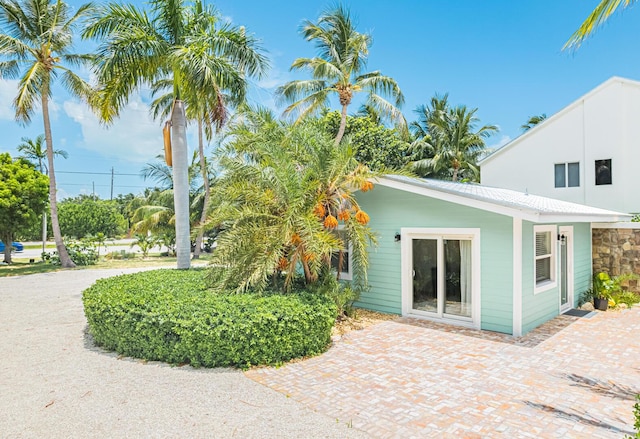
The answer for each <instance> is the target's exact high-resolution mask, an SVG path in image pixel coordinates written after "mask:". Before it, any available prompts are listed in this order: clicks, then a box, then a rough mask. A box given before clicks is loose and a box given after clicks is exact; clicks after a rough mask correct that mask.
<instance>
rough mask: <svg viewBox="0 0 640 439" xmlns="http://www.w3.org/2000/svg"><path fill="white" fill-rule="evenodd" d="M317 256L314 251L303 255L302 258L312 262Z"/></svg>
mask: <svg viewBox="0 0 640 439" xmlns="http://www.w3.org/2000/svg"><path fill="white" fill-rule="evenodd" d="M315 258H316V257H315V255H314V254H313V253H305V254H303V255H302V260H303V261H305V262H312V261H313V260H314V259H315Z"/></svg>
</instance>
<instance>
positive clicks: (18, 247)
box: [0, 241, 24, 253]
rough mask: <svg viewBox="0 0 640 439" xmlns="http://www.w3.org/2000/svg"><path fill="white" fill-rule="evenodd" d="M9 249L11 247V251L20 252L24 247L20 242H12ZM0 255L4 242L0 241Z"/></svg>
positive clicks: (2, 251)
mask: <svg viewBox="0 0 640 439" xmlns="http://www.w3.org/2000/svg"><path fill="white" fill-rule="evenodd" d="M11 247H13V251H16V252H21V251H22V250H24V245H22V243H21V242H17V241H13V242H12V243H11ZM0 253H4V242H2V241H0Z"/></svg>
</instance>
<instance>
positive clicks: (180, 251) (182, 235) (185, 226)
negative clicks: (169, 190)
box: [171, 100, 191, 269]
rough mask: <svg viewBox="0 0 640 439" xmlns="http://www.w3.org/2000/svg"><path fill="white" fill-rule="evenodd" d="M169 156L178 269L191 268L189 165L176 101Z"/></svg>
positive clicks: (180, 106)
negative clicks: (171, 165)
mask: <svg viewBox="0 0 640 439" xmlns="http://www.w3.org/2000/svg"><path fill="white" fill-rule="evenodd" d="M171 151H172V152H171V156H172V159H173V203H174V212H175V225H176V253H177V255H178V264H177V265H178V268H179V269H188V268H189V267H190V266H191V234H190V230H189V163H188V160H189V159H188V151H187V120H186V117H185V113H184V102H182V101H181V100H176V101H175V102H174V104H173V112H172V114H171Z"/></svg>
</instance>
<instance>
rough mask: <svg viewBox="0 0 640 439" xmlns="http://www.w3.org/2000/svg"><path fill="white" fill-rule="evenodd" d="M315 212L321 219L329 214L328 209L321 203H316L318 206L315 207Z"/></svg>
mask: <svg viewBox="0 0 640 439" xmlns="http://www.w3.org/2000/svg"><path fill="white" fill-rule="evenodd" d="M313 213H314V214H315V215H316V216H317V217H318V218H320V219H323V218H324V216H325V215H326V214H327V211H326V210H325V208H324V206H323V205H322V204H321V203H318V204H316V206H315V207H314V208H313Z"/></svg>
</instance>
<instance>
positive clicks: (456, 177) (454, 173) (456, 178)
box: [451, 167, 458, 181]
mask: <svg viewBox="0 0 640 439" xmlns="http://www.w3.org/2000/svg"><path fill="white" fill-rule="evenodd" d="M451 180H452V181H458V168H455V167H454V168H453V176H452V177H451Z"/></svg>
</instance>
